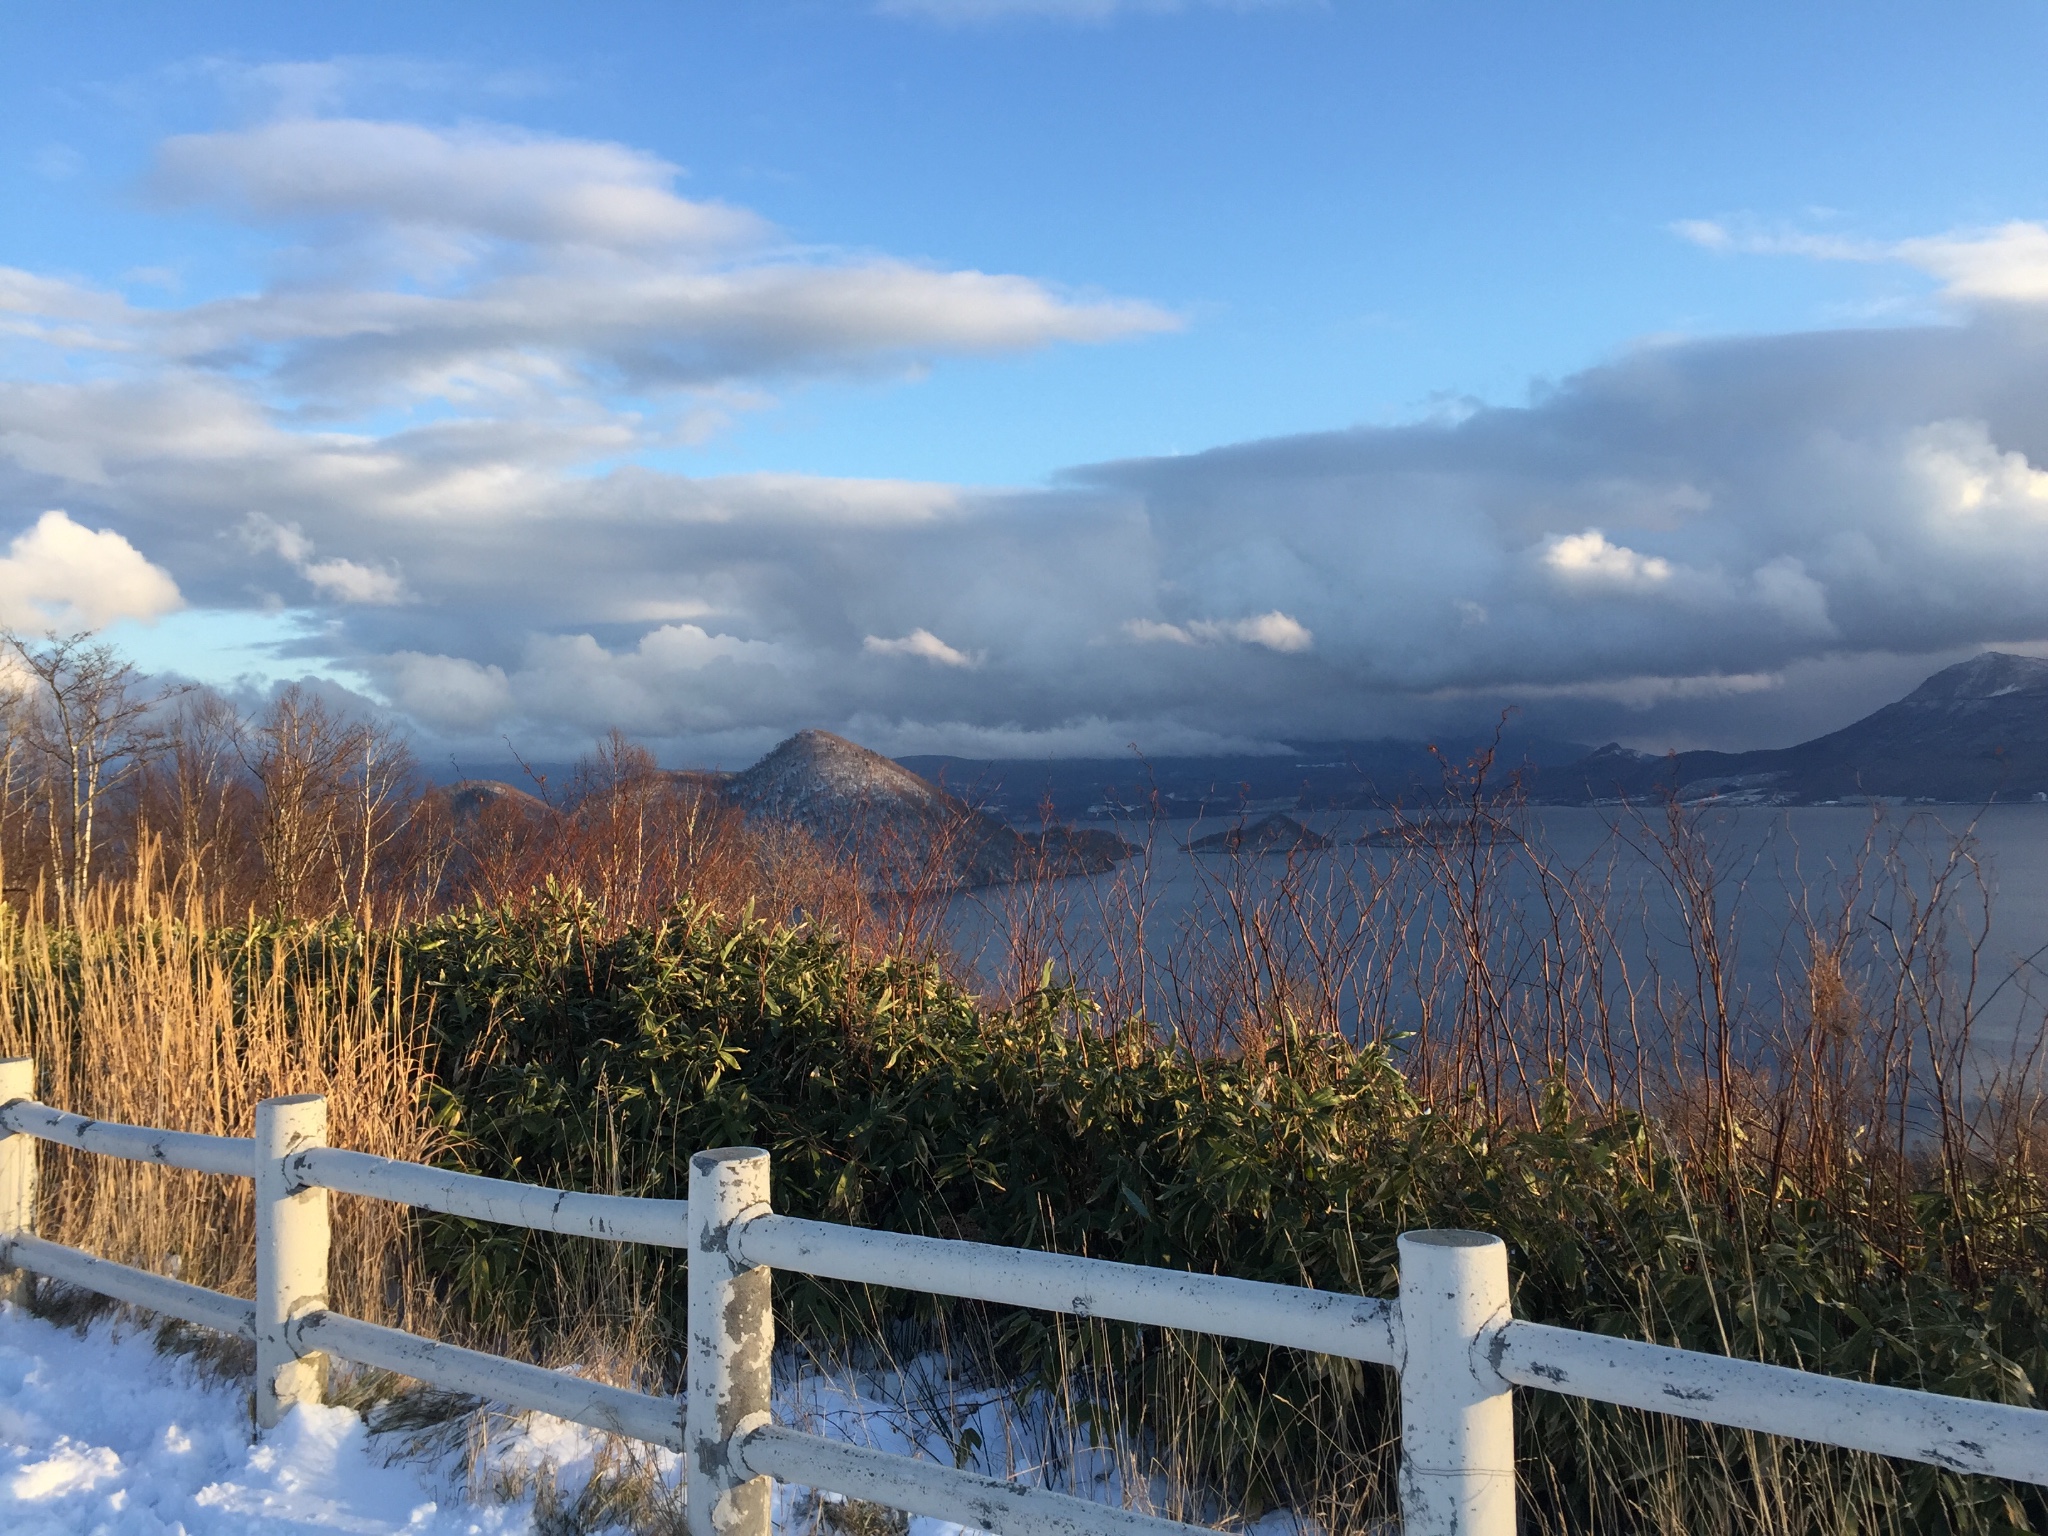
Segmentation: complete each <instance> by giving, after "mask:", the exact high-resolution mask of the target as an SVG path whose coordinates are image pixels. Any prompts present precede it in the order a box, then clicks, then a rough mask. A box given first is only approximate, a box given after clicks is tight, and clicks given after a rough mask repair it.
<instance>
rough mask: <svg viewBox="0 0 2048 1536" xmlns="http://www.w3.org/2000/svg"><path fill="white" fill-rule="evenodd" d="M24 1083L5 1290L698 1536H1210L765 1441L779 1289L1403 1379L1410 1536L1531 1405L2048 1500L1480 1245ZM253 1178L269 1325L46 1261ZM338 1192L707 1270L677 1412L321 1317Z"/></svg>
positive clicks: (1486, 1519) (1471, 1492)
mask: <svg viewBox="0 0 2048 1536" xmlns="http://www.w3.org/2000/svg"><path fill="white" fill-rule="evenodd" d="M34 1088H35V1083H34V1070H33V1064H32V1063H30V1062H28V1061H25V1060H22V1059H18V1058H17V1059H15V1060H11V1061H0V1275H4V1272H5V1271H7V1270H9V1269H15V1270H22V1271H28V1272H33V1273H35V1274H40V1275H46V1276H48V1277H50V1278H51V1279H54V1280H58V1281H61V1282H63V1283H65V1284H67V1285H74V1286H79V1287H82V1288H84V1289H88V1290H92V1291H95V1292H98V1293H99V1294H101V1295H105V1296H111V1297H113V1298H115V1299H116V1300H119V1301H123V1302H126V1303H128V1304H130V1305H133V1306H136V1307H140V1308H144V1309H146V1310H149V1311H152V1312H157V1313H162V1314H164V1315H166V1316H169V1317H175V1318H179V1319H182V1320H184V1321H186V1322H190V1323H194V1324H198V1325H200V1326H203V1327H207V1328H213V1329H218V1330H219V1331H221V1332H223V1333H228V1334H232V1335H236V1336H238V1337H241V1338H246V1339H253V1340H254V1341H255V1343H256V1350H257V1386H256V1408H257V1419H258V1423H259V1425H261V1426H262V1427H265V1428H268V1427H270V1426H271V1425H274V1424H275V1423H276V1422H277V1421H278V1419H279V1417H280V1416H281V1415H282V1414H283V1413H284V1412H285V1411H286V1410H287V1409H288V1408H289V1407H290V1406H291V1405H292V1404H293V1403H296V1402H305V1401H317V1400H318V1398H319V1396H320V1393H321V1390H322V1385H321V1384H322V1382H323V1381H324V1372H323V1371H322V1370H321V1369H320V1365H321V1363H322V1362H323V1361H324V1360H325V1359H326V1358H327V1357H329V1356H332V1357H335V1358H339V1359H342V1360H347V1361H351V1362H353V1363H355V1364H358V1365H364V1366H370V1367H373V1368H376V1369H381V1370H387V1371H392V1372H395V1373H397V1374H399V1375H402V1376H407V1377H411V1378H413V1379H416V1380H419V1381H423V1382H426V1383H429V1384H431V1385H433V1386H437V1387H440V1388H443V1389H445V1390H449V1391H455V1392H464V1393H470V1394H474V1395H475V1396H477V1397H481V1398H486V1399H489V1400H491V1401H494V1402H498V1403H503V1404H506V1405H508V1406H510V1407H513V1408H516V1409H523V1410H532V1411H538V1412H544V1413H549V1414H553V1415H555V1416H556V1417H558V1418H563V1419H568V1420H571V1421H573V1422H575V1423H579V1424H585V1425H588V1426H591V1427H592V1428H595V1429H599V1430H603V1431H606V1432H608V1433H612V1434H618V1435H624V1436H629V1437H632V1438H634V1439H639V1440H644V1441H648V1442H651V1443H653V1444H656V1445H661V1446H666V1447H668V1448H669V1449H671V1450H677V1451H680V1452H682V1453H683V1467H684V1472H685V1476H686V1478H687V1480H688V1490H687V1492H688V1505H687V1518H688V1523H689V1528H690V1531H691V1536H768V1531H769V1525H768V1516H769V1507H770V1506H769V1500H768V1497H767V1490H768V1487H769V1484H770V1482H771V1481H772V1480H780V1481H783V1482H791V1483H801V1484H807V1485H809V1486H811V1487H815V1488H822V1489H826V1490H828V1491H830V1492H833V1493H837V1494H841V1495H845V1496H851V1497H858V1498H863V1499H869V1500H873V1501H874V1502H877V1503H880V1504H884V1505H888V1506H891V1507H894V1508H898V1509H903V1510H908V1511H910V1512H912V1513H914V1514H921V1515H929V1516H934V1517H937V1518H939V1519H944V1520H950V1521H953V1522H955V1523H957V1524H961V1525H966V1526H971V1527H976V1528H979V1529H982V1530H988V1531H994V1532H997V1533H999V1536H1083V1533H1087V1536H1186V1533H1188V1532H1190V1531H1192V1530H1195V1529H1197V1528H1196V1527H1191V1526H1186V1525H1181V1524H1178V1523H1176V1522H1174V1521H1171V1520H1165V1519H1161V1518H1158V1517H1155V1516H1152V1515H1148V1514H1144V1513H1140V1512H1137V1511H1132V1510H1126V1509H1119V1508H1115V1507H1113V1506H1109V1505H1104V1504H1099V1503H1095V1502H1092V1501H1089V1500H1086V1499H1080V1498H1075V1497H1073V1496H1071V1495H1068V1494H1063V1493H1060V1492H1057V1491H1055V1490H1052V1489H1047V1488H1037V1487H1029V1486H1026V1485H1024V1484H1022V1483H1019V1482H1016V1481H1010V1482H1005V1481H1001V1480H998V1479H995V1478H989V1477H983V1476H980V1475H977V1474H975V1473H971V1472H966V1471H962V1470H959V1469H957V1468H953V1467H948V1466H945V1465H943V1464H941V1463H938V1462H932V1461H922V1460H917V1459H915V1458H912V1457H908V1456H898V1455H893V1454H890V1453H887V1452H882V1451H876V1450H871V1449H867V1448H864V1447H861V1446H856V1445H850V1444H846V1443H844V1442H841V1441H836V1440H828V1439H824V1438H822V1437H820V1436H816V1435H810V1434H804V1433H801V1432H799V1431H797V1430H795V1429H791V1428H788V1427H786V1426H781V1425H777V1424H775V1423H774V1422H773V1419H772V1416H771V1413H770V1406H771V1405H770V1386H771V1381H770V1365H771V1359H772V1354H773V1348H774V1322H773V1315H772V1309H771V1307H770V1305H769V1293H768V1284H769V1279H770V1276H771V1275H772V1274H773V1272H774V1271H776V1270H787V1271H790V1272H792V1273H801V1274H807V1275H813V1276H816V1277H818V1278H821V1279H833V1280H845V1281H852V1282H855V1283H859V1284H867V1285H880V1286H888V1287H892V1288H896V1289H904V1290H915V1291H922V1292H927V1293H931V1294H935V1295H943V1296H956V1297H962V1298H969V1299H974V1300H979V1301H986V1302H993V1303H996V1304H999V1305H1005V1306H1017V1307H1030V1308H1036V1309H1041V1310H1046V1311H1052V1312H1060V1313H1066V1314H1068V1315H1070V1316H1076V1317H1091V1318H1106V1319H1111V1320H1114V1321H1119V1322H1126V1323H1133V1324H1138V1325H1141V1326H1148V1327H1162V1328H1176V1329H1185V1330H1188V1331H1192V1332H1202V1333H1211V1334H1217V1335H1221V1336H1225V1337H1229V1338H1238V1339H1246V1340H1250V1341H1253V1342H1257V1343H1263V1344H1271V1345H1278V1346H1282V1347H1286V1348H1292V1349H1304V1350H1309V1351H1313V1352H1315V1353H1318V1354H1323V1355H1333V1356H1342V1357H1345V1358H1349V1359H1353V1360H1362V1361H1368V1362H1371V1363H1375V1364H1379V1365H1386V1366H1391V1367H1393V1368H1394V1369H1395V1370H1396V1371H1398V1372H1399V1373H1400V1398H1401V1438H1402V1447H1401V1513H1402V1528H1403V1530H1404V1531H1405V1532H1406V1533H1408V1536H1451V1533H1453V1532H1456V1533H1458V1536H1510V1533H1512V1532H1513V1531H1514V1529H1515V1476H1516V1474H1515V1462H1514V1429H1513V1407H1512V1404H1513V1399H1512V1389H1513V1388H1515V1387H1521V1388H1524V1389H1527V1390H1535V1391H1546V1392H1558V1393H1564V1394H1566V1395H1569V1396H1574V1397H1580V1398H1584V1399H1587V1400H1590V1401H1593V1402H1601V1403H1610V1404H1614V1405H1617V1406H1620V1407H1624V1408H1634V1409H1641V1410H1645V1411H1648V1412H1655V1413H1666V1414H1671V1415H1673V1416H1676V1417H1679V1418H1685V1419H1692V1420H1695V1421H1698V1422H1701V1423H1706V1424H1718V1425H1723V1426H1727V1427H1730V1428H1735V1429H1743V1430H1754V1431H1758V1432H1761V1433H1766V1434H1774V1435H1784V1436H1788V1437H1791V1438H1794V1439H1800V1440H1806V1441H1809V1442H1813V1443H1817V1444H1822V1445H1832V1446H1840V1447H1842V1448H1844V1449H1847V1450H1852V1451H1864V1452H1870V1453H1873V1454H1876V1455H1881V1456H1892V1457H1900V1458H1904V1459H1907V1460H1913V1461H1921V1462H1929V1463H1932V1464H1934V1465H1937V1466H1942V1467H1947V1468H1949V1469H1951V1470H1954V1471H1958V1472H1967V1473H1975V1474H1987V1475H1991V1476H1997V1477H2005V1478H2012V1479H2015V1480H2018V1481H2023V1482H2031V1483H2037V1484H2042V1485H2048V1412H2042V1411H2040V1410H2037V1409H2033V1408H2021V1407H2013V1406H2009V1405H2006V1404H2002V1403H1988V1402H1979V1401H1975V1400H1972V1399H1967V1398H1957V1397H1950V1396H1946V1395H1943V1394H1940V1393H1933V1392H1917V1391H1911V1390H1908V1389H1905V1388H1901V1387H1889V1386H1879V1385H1875V1384H1873V1383H1870V1382H1864V1381H1853V1380H1843V1379H1839V1378H1835V1377H1830V1376H1822V1375H1817V1374H1815V1373H1812V1372H1808V1371H1797V1370H1788V1369H1786V1368H1784V1367H1781V1366H1772V1365H1763V1364H1760V1363H1757V1362H1754V1361H1747V1360H1736V1359H1730V1358H1726V1357H1723V1356H1719V1355H1708V1354H1700V1353H1696V1352H1693V1351H1688V1350H1681V1349H1673V1348H1669V1347H1667V1346H1664V1345H1660V1344H1650V1343H1645V1342H1642V1341H1639V1340H1633V1339H1623V1338H1613V1337H1609V1336H1607V1335H1604V1334H1590V1333H1580V1332H1576V1331H1574V1330H1571V1329H1566V1328H1554V1327H1550V1326H1548V1325H1546V1324H1542V1323H1535V1322H1529V1321H1526V1320H1523V1319H1518V1318H1515V1317H1513V1316H1512V1313H1511V1310H1510V1307H1509V1288H1508V1272H1507V1250H1506V1247H1505V1245H1504V1244H1502V1242H1501V1241H1500V1239H1498V1238H1496V1237H1492V1236H1488V1235H1486V1234H1483V1233H1476V1232H1455V1231H1428V1232H1409V1233H1404V1234H1402V1235H1401V1237H1400V1240H1399V1251H1400V1297H1399V1299H1398V1300H1395V1301H1387V1300H1377V1299H1374V1298H1370V1297H1362V1296H1351V1295H1345V1294H1342V1293H1338V1292H1330V1291H1315V1290H1309V1289H1305V1288H1303V1287H1299V1286H1286V1285H1271V1284H1266V1283H1263V1282H1257V1281H1248V1280H1237V1279H1232V1278H1229V1277H1227V1276H1220V1275H1203V1274H1194V1273H1187V1272H1182V1271H1178V1270H1165V1269H1152V1268H1147V1267H1144V1266H1141V1265H1134V1264H1120V1263H1114V1262H1110V1261H1107V1260H1101V1259H1090V1258H1085V1257H1079V1256H1075V1255H1067V1254H1050V1253H1035V1252H1029V1251H1026V1250H1022V1249H1014V1248H1002V1247H997V1246H995V1245H992V1244H987V1243H969V1242H959V1241H954V1240H950V1239H944V1238H932V1237H916V1236H909V1235H905V1234H898V1233H888V1232H873V1231H864V1230H861V1229H858V1228H853V1227H844V1226H838V1225H835V1224H833V1223H830V1222H820V1221H808V1220H803V1219H800V1218H797V1217H792V1216H783V1215H778V1214H776V1213H775V1212H774V1211H773V1210H772V1209H771V1207H770V1204H769V1199H768V1154H767V1153H765V1152H761V1151H759V1150H757V1149H754V1148H747V1147H737V1148H723V1149H718V1150H714V1151H710V1152H701V1153H698V1154H697V1155H696V1156H695V1157H693V1158H692V1159H691V1161H690V1181H689V1182H690V1198H689V1199H688V1200H642V1199H635V1198H629V1197H624V1196H615V1195H597V1194H582V1193H578V1192H575V1191H569V1190H556V1189H544V1188H540V1187H538V1186H534V1185H527V1184H520V1183H516V1182H513V1181H510V1180H503V1179H486V1178H480V1177H477V1176H475V1175H473V1174H464V1173H457V1172H454V1171H452V1170H448V1169H440V1168H429V1167H424V1166H422V1165H420V1164H417V1163H406V1162H401V1161H398V1160H396V1159H392V1158H381V1157H372V1156H369V1155H367V1154H364V1153H360V1152H351V1151H346V1150H343V1149H340V1148H331V1147H328V1146H327V1145H325V1142H326V1104H325V1101H324V1100H321V1099H318V1098H311V1097H300V1098H286V1099H269V1100H265V1101H264V1102H263V1104H261V1105H259V1106H258V1109H257V1117H256V1118H257V1126H256V1131H257V1133H256V1135H255V1136H254V1137H253V1138H244V1137H231V1136H201V1135H195V1134H192V1133H189V1132H182V1131H165V1130H153V1129H149V1128H147V1127H142V1126H129V1125H118V1124H111V1123H108V1122H105V1121H97V1120H90V1119H86V1118H84V1117H82V1116H78V1115H72V1114H67V1113H65V1112H64V1111H62V1110H58V1109H54V1108H51V1107H50V1106H48V1105H45V1104H40V1103H37V1102H35V1100H34ZM45 1141H47V1142H51V1143H54V1144H57V1145H61V1146H68V1147H72V1148H75V1149H78V1150H81V1151H85V1152H93V1153H102V1154H105V1155H107V1156H110V1157H120V1158H126V1159H129V1160H131V1161H135V1162H143V1163H152V1164H156V1165H158V1166H161V1167H173V1168H186V1169H191V1170H194V1171H197V1172H201V1173H212V1174H222V1175H228V1176H234V1177H240V1178H253V1179H254V1180H255V1183H256V1233H257V1254H256V1259H257V1262H256V1271H257V1297H256V1300H255V1301H253V1302H251V1301H247V1300H243V1299H241V1298H239V1297H233V1296H225V1295H222V1294H220V1293H219V1292H217V1291H210V1290H207V1289H205V1288H204V1287H201V1286H196V1285H189V1284H186V1283H185V1282H183V1281H179V1280H174V1279H171V1278H169V1277H167V1276H163V1275H156V1274H151V1273H149V1272H148V1271H145V1270H140V1269H134V1268H130V1267H129V1266H127V1265H123V1264H116V1263H112V1262H110V1261H108V1260H106V1259H101V1258H96V1257H94V1256H93V1255H91V1254H87V1253H84V1252H81V1251H80V1250H78V1249H75V1248H68V1247H65V1246H63V1245H62V1244H58V1243H53V1242H48V1241H46V1240H44V1239H42V1238H39V1237H37V1236H36V1235H35V1230H34V1228H35V1220H34V1217H35V1186H36V1165H35V1156H34V1152H35V1147H36V1145H37V1143H39V1142H45ZM329 1191H338V1192H340V1193H343V1194H350V1195H358V1196H364V1197H368V1198H372V1199H381V1200H389V1201H393V1202H395V1203H398V1204H403V1205H408V1206H412V1207H415V1208H417V1209H421V1210H429V1211H438V1212H442V1213H445V1214H448V1215H452V1216H459V1217H464V1218H467V1219H469V1220H474V1221H489V1222H497V1223H502V1224H505V1225H510V1226H519V1227H526V1228H529V1229H532V1230H535V1231H543V1232H559V1233H565V1234H568V1235H570V1236H576V1237H589V1238H596V1239H599V1240H602V1241H607V1242H619V1243H645V1244H652V1245H656V1246H665V1247H670V1248H682V1249H684V1250H685V1251H686V1252H687V1254H688V1256H689V1260H690V1263H689V1266H688V1284H689V1337H688V1341H687V1354H688V1360H687V1378H688V1381H687V1386H688V1390H687V1391H686V1393H685V1394H684V1397H683V1399H682V1400H681V1401H680V1402H679V1401H678V1400H676V1399H674V1398H670V1397H660V1396H651V1395H648V1394H645V1393H640V1392H633V1391H628V1390H626V1389H625V1388H622V1387H614V1386H608V1385H606V1384H604V1383H602V1382H595V1381H588V1380H585V1379H584V1378H582V1377H580V1376H576V1375H572V1374H570V1373H568V1372H566V1371H554V1370H547V1369H544V1368H543V1367H540V1366H536V1365H527V1364H523V1363H521V1362H518V1361H513V1360H507V1359H504V1358H502V1357H500V1356H497V1355H492V1354H486V1353H483V1352H480V1351H477V1350H470V1349H463V1348H459V1347H458V1346H456V1345H453V1344H445V1343H441V1342H438V1341H436V1340H433V1339H426V1338H422V1337H420V1336H418V1335H416V1334H411V1333H406V1332H403V1331H401V1330H399V1329H395V1328H385V1327H380V1326H378V1325H376V1324H374V1323H368V1322H364V1321H362V1320H360V1319H358V1318H352V1317H346V1316H343V1315H342V1314H340V1313H337V1312H334V1311H333V1310H331V1309H330V1308H329V1306H328V1304H327V1295H326V1272H327V1242H328V1225H327V1223H328V1214H327V1196H328V1192H329Z"/></svg>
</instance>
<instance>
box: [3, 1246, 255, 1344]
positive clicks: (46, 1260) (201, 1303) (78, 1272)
mask: <svg viewBox="0 0 2048 1536" xmlns="http://www.w3.org/2000/svg"><path fill="white" fill-rule="evenodd" d="M8 1268H13V1269H28V1270H33V1271H35V1273H37V1274H39V1275H48V1276H49V1277H50V1278H51V1279H52V1280H61V1281H62V1282H63V1283H64V1284H66V1285H75V1286H77V1287H78V1288H79V1289H80V1290H83V1291H91V1292H92V1293H93V1294H94V1295H97V1296H111V1297H113V1298H114V1300H116V1301H125V1302H126V1303H128V1305H129V1306H131V1307H141V1308H143V1309H144V1310H145V1311H148V1312H161V1313H162V1314H163V1315H164V1316H165V1317H175V1318H177V1319H178V1320H179V1321H180V1322H185V1323H197V1324H198V1325H199V1326H200V1327H202V1328H211V1329H213V1330H214V1332H216V1333H226V1334H232V1335H234V1336H235V1337H237V1338H243V1339H254V1338H255V1337H256V1303H255V1302H253V1301H244V1300H242V1298H241V1297H239V1296H223V1295H222V1294H221V1293H220V1292H219V1291H209V1290H208V1289H207V1288H206V1287H205V1286H203V1285H187V1284H186V1283H185V1282H184V1281H182V1280H173V1279H172V1278H171V1277H170V1276H168V1275H153V1274H151V1273H150V1272H149V1271H148V1270H146V1269H131V1268H130V1267H129V1266H128V1265H126V1264H116V1263H114V1262H113V1260H111V1259H97V1258H94V1257H93V1256H92V1255H91V1254H89V1253H80V1252H79V1251H78V1250H77V1249H76V1248H67V1247H65V1246H64V1245H63V1244H62V1243H50V1242H45V1241H44V1240H43V1239H42V1238H40V1237H30V1236H28V1235H27V1234H25V1233H21V1232H16V1233H12V1234H9V1235H7V1236H4V1237H0V1269H8Z"/></svg>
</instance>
